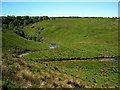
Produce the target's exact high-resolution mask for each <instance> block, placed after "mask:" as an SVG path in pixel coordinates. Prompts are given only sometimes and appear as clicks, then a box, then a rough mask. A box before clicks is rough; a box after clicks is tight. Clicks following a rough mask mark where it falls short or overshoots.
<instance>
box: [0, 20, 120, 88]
mask: <svg viewBox="0 0 120 90" xmlns="http://www.w3.org/2000/svg"><path fill="white" fill-rule="evenodd" d="M117 22H118V20H117V19H99V18H76V19H75V18H67V19H66V18H64V19H56V20H48V21H42V22H37V23H34V24H29V25H28V26H25V27H24V28H23V29H22V30H23V31H24V33H25V37H26V38H28V39H25V38H23V37H21V36H19V35H17V34H15V33H13V31H8V30H6V31H5V32H3V33H2V40H3V41H2V42H3V43H2V44H3V46H2V47H3V48H2V51H3V53H2V57H3V58H2V75H3V76H2V79H3V82H2V85H3V87H4V89H5V88H6V89H8V88H94V87H95V88H115V87H118V82H119V80H118V76H119V70H118V69H119V66H118V63H117V62H105V61H104V62H101V61H99V60H97V61H91V60H88V61H65V62H40V61H41V60H51V59H53V60H55V59H59V58H69V59H70V58H93V57H101V56H118V34H117V33H118V29H117V26H118V25H117ZM31 38H32V40H30V39H31ZM34 38H35V41H34ZM39 38H40V40H41V41H43V42H45V43H51V44H55V45H56V46H57V47H58V48H56V49H51V50H45V51H38V52H34V53H30V54H28V55H25V56H23V57H17V55H16V54H18V53H23V52H26V51H28V50H43V49H48V48H49V46H50V45H48V44H45V43H41V42H38V41H39V40H37V39H39Z"/></svg>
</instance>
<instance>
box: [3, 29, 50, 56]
mask: <svg viewBox="0 0 120 90" xmlns="http://www.w3.org/2000/svg"><path fill="white" fill-rule="evenodd" d="M2 40H3V42H2V44H3V46H2V48H3V49H2V50H3V53H9V54H15V53H20V52H21V53H22V52H25V51H26V50H42V49H49V46H50V45H47V44H44V43H41V42H35V41H32V40H27V39H25V38H23V37H20V36H19V35H17V34H15V33H13V32H11V31H7V32H4V33H2Z"/></svg>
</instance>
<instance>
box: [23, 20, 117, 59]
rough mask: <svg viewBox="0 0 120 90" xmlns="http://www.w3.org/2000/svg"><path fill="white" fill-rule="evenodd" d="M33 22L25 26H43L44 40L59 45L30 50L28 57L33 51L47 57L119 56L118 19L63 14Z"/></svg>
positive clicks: (36, 29) (35, 54)
mask: <svg viewBox="0 0 120 90" xmlns="http://www.w3.org/2000/svg"><path fill="white" fill-rule="evenodd" d="M33 26H34V27H35V28H30V27H31V26H27V27H25V28H24V29H23V30H24V31H26V32H28V31H29V30H30V31H33V32H36V31H38V28H41V27H42V28H44V30H42V31H41V33H40V34H41V37H43V41H44V42H46V43H52V44H55V45H56V46H57V47H58V48H57V49H55V50H52V51H51V50H50V51H47V52H46V51H43V52H35V53H31V54H29V55H28V56H25V57H27V58H28V57H30V56H31V55H32V58H33V59H41V57H42V56H44V55H45V56H46V59H58V58H93V57H103V56H118V19H108V18H107V19H106V18H105V19H99V18H79V19H76V18H67V19H66V18H63V19H56V20H53V21H44V22H38V23H35V24H33ZM47 53H49V54H47ZM39 55H40V56H41V57H39ZM30 58H31V57H30Z"/></svg>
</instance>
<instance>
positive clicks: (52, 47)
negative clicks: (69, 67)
mask: <svg viewBox="0 0 120 90" xmlns="http://www.w3.org/2000/svg"><path fill="white" fill-rule="evenodd" d="M47 44H48V43H47ZM49 45H51V47H50V48H49V49H44V50H33V51H27V52H25V53H22V54H19V55H18V57H22V56H24V55H27V54H29V53H32V52H38V51H45V50H51V49H55V48H57V47H56V46H55V45H53V44H49ZM76 60H82V61H83V60H84V61H85V60H91V61H109V62H118V61H120V60H116V59H115V58H114V57H98V58H97V60H96V58H89V59H85V58H84V59H80V58H71V59H59V60H51V61H41V62H61V61H76Z"/></svg>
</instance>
